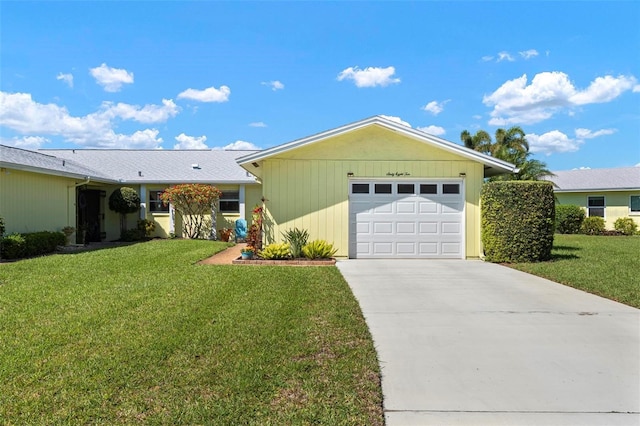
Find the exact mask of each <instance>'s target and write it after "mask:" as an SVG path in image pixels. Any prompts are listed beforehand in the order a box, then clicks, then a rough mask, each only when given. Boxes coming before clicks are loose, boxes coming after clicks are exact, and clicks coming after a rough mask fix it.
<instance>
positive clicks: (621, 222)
mask: <svg viewBox="0 0 640 426" xmlns="http://www.w3.org/2000/svg"><path fill="white" fill-rule="evenodd" d="M613 229H615V230H616V231H618V232H620V233H621V234H623V235H633V234H635V233H636V232H637V230H638V225H637V224H636V222H635V221H634V220H633V219H631V218H630V217H619V218H618V219H616V221H615V222H614V223H613Z"/></svg>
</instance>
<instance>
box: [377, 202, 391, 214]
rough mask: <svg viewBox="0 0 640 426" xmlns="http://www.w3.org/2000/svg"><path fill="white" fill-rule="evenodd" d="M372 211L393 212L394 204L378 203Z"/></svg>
mask: <svg viewBox="0 0 640 426" xmlns="http://www.w3.org/2000/svg"><path fill="white" fill-rule="evenodd" d="M372 213H373V214H391V213H393V204H391V203H386V204H381V205H377V206H375V207H374V208H373V211H372Z"/></svg>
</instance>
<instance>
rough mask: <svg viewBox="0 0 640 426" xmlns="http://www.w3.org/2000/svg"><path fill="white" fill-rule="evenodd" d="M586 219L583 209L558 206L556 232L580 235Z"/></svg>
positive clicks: (571, 205) (571, 206) (569, 205)
mask: <svg viewBox="0 0 640 426" xmlns="http://www.w3.org/2000/svg"><path fill="white" fill-rule="evenodd" d="M584 218H585V214H584V210H583V209H582V207H580V206H576V205H573V204H556V232H558V233H560V234H578V233H580V227H581V226H582V222H583V221H584Z"/></svg>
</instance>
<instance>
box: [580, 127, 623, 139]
mask: <svg viewBox="0 0 640 426" xmlns="http://www.w3.org/2000/svg"><path fill="white" fill-rule="evenodd" d="M616 131H617V130H616V129H602V130H596V131H595V132H594V131H591V130H589V129H576V138H578V139H581V140H584V139H593V138H597V137H599V136H606V135H612V134H614V133H615V132H616Z"/></svg>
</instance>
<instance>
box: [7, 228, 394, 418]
mask: <svg viewBox="0 0 640 426" xmlns="http://www.w3.org/2000/svg"><path fill="white" fill-rule="evenodd" d="M225 247H226V246H225V245H223V244H221V243H212V242H206V241H184V240H168V241H152V242H148V243H143V244H136V245H132V246H127V247H121V248H115V249H109V250H101V251H94V252H88V253H81V254H67V255H53V256H48V257H41V258H36V259H30V260H24V261H20V262H15V263H11V264H2V265H0V423H2V424H8V425H18V424H47V425H48V424H89V423H90V424H131V423H146V424H171V425H178V424H260V425H263V424H264V425H269V424H273V425H276V424H277V425H280V424H373V425H375V424H382V423H383V414H382V393H381V389H380V381H379V369H378V364H377V360H376V354H375V350H374V348H373V344H372V341H371V338H370V335H369V332H368V330H367V327H366V324H365V322H364V320H363V317H362V314H361V312H360V309H359V307H358V304H357V302H356V301H355V299H354V297H353V295H352V294H351V292H350V290H349V288H348V286H347V285H346V283H345V282H344V280H343V279H342V277H341V275H340V273H339V272H338V270H337V269H336V268H335V267H306V268H291V267H238V266H226V265H224V266H212V265H206V266H205V265H196V264H195V263H196V262H197V261H198V260H200V259H203V258H206V257H208V256H210V255H211V254H212V253H213V252H215V251H218V250H221V249H223V248H225Z"/></svg>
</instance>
